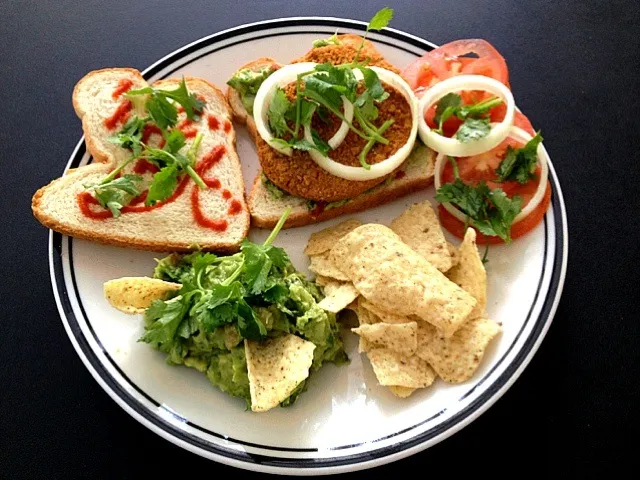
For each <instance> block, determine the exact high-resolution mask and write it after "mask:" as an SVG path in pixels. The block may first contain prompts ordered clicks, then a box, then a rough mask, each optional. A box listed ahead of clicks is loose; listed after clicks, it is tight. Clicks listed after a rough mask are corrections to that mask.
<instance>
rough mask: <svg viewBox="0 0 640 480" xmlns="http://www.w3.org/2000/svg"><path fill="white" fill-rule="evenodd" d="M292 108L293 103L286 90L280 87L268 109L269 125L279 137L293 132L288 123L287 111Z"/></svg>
mask: <svg viewBox="0 0 640 480" xmlns="http://www.w3.org/2000/svg"><path fill="white" fill-rule="evenodd" d="M291 108H292V103H291V102H290V101H289V99H288V98H287V95H286V94H285V93H284V90H283V89H281V88H279V87H278V88H277V89H276V91H275V94H274V95H273V99H272V100H271V103H269V110H268V111H267V118H268V119H269V127H270V128H271V130H272V131H273V132H274V133H275V134H276V136H278V137H281V136H283V135H285V134H287V133H291V129H290V128H289V125H287V113H288V112H289V111H290V110H291Z"/></svg>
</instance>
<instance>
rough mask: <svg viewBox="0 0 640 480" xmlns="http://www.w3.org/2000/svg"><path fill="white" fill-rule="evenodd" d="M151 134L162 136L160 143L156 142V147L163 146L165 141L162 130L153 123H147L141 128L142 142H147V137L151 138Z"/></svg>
mask: <svg viewBox="0 0 640 480" xmlns="http://www.w3.org/2000/svg"><path fill="white" fill-rule="evenodd" d="M151 135H159V136H160V137H161V138H162V140H160V143H159V144H158V148H162V147H164V144H165V143H166V142H165V139H164V137H163V136H162V130H160V128H159V127H158V126H157V125H154V124H153V123H147V124H146V125H145V126H144V128H143V129H142V143H145V144H148V143H149V139H150V138H151Z"/></svg>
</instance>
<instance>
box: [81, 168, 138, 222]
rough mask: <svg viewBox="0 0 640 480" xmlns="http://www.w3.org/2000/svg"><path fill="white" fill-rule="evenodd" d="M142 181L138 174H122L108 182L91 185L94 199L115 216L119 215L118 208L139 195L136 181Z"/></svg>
mask: <svg viewBox="0 0 640 480" xmlns="http://www.w3.org/2000/svg"><path fill="white" fill-rule="evenodd" d="M140 181H142V177H141V176H140V175H132V174H128V175H124V176H122V177H119V178H116V179H115V180H111V181H110V182H106V183H102V184H98V185H93V186H91V187H89V188H91V189H93V190H94V192H95V194H96V199H97V200H98V202H100V205H102V207H104V208H108V209H109V210H110V211H111V213H112V214H113V216H114V217H115V218H117V217H119V216H120V209H122V207H124V206H125V205H127V204H128V203H129V202H130V201H131V199H132V198H133V197H135V196H137V195H140V189H139V188H138V185H137V183H139V182H140Z"/></svg>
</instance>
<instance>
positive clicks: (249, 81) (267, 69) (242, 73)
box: [227, 65, 275, 115]
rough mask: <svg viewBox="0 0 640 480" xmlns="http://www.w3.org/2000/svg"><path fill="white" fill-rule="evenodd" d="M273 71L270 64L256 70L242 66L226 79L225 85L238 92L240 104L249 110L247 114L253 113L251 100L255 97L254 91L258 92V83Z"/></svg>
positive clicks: (260, 83)
mask: <svg viewBox="0 0 640 480" xmlns="http://www.w3.org/2000/svg"><path fill="white" fill-rule="evenodd" d="M273 72H275V68H274V67H272V66H271V65H269V66H264V67H262V68H260V69H258V70H251V69H249V68H242V69H240V70H238V71H237V72H236V73H235V74H234V75H233V77H231V78H230V79H229V80H228V81H227V85H229V86H230V87H231V88H233V89H234V90H236V91H237V92H238V93H239V94H240V99H241V100H242V104H243V105H244V108H246V109H247V112H249V115H253V101H254V100H255V99H256V93H258V90H259V89H260V85H262V82H264V81H265V79H266V78H267V77H268V76H269V75H271V74H272V73H273Z"/></svg>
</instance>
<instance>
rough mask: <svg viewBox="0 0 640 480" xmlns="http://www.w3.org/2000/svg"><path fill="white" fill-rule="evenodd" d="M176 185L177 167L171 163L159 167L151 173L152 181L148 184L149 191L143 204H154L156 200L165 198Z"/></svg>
mask: <svg viewBox="0 0 640 480" xmlns="http://www.w3.org/2000/svg"><path fill="white" fill-rule="evenodd" d="M177 185H178V167H177V165H176V164H175V163H174V164H171V165H168V166H166V167H163V168H161V169H160V171H159V172H158V173H156V174H154V175H153V182H151V185H149V193H148V194H147V198H146V200H145V205H154V204H155V203H156V202H161V201H163V200H166V199H167V198H169V197H170V196H171V194H172V193H173V191H174V190H175V188H176V186H177Z"/></svg>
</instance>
